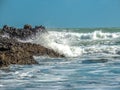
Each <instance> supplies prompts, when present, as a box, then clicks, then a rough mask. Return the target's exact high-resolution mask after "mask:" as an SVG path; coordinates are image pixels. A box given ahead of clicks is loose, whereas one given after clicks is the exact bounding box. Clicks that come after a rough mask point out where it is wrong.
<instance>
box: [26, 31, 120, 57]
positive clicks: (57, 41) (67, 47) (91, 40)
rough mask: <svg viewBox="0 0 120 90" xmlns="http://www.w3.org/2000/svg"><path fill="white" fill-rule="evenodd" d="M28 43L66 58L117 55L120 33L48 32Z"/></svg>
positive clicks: (31, 39) (38, 35)
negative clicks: (51, 50) (96, 54)
mask: <svg viewBox="0 0 120 90" xmlns="http://www.w3.org/2000/svg"><path fill="white" fill-rule="evenodd" d="M28 41H29V42H31V43H36V44H41V45H43V46H45V47H47V48H50V49H53V50H54V51H56V52H58V53H61V54H64V55H65V56H66V57H81V56H83V55H89V54H95V53H98V54H117V53H118V52H119V51H120V47H119V43H120V32H113V33H111V32H103V31H102V30H95V31H93V32H87V33H81V32H73V31H67V30H61V31H57V30H51V31H49V30H48V33H43V34H40V33H38V34H36V36H33V37H32V38H30V39H28Z"/></svg>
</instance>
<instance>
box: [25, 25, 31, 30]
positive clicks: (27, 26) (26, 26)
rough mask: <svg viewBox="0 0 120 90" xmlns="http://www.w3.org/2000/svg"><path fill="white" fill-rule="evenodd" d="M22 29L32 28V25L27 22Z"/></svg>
mask: <svg viewBox="0 0 120 90" xmlns="http://www.w3.org/2000/svg"><path fill="white" fill-rule="evenodd" d="M24 29H32V26H31V25H29V24H25V25H24Z"/></svg>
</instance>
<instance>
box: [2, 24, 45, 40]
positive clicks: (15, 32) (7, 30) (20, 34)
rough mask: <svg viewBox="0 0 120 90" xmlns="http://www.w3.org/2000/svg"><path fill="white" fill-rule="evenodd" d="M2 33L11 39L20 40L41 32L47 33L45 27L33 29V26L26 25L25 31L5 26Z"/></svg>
mask: <svg viewBox="0 0 120 90" xmlns="http://www.w3.org/2000/svg"><path fill="white" fill-rule="evenodd" d="M1 32H2V33H3V34H8V35H9V37H10V38H19V39H22V40H23V39H27V38H29V37H31V36H33V35H36V33H38V32H41V33H45V32H47V31H46V29H45V27H44V26H42V25H40V26H35V28H32V26H31V25H29V24H26V25H24V27H23V29H17V28H14V27H9V26H7V25H4V26H3V28H2V30H1Z"/></svg>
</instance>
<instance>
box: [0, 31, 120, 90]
mask: <svg viewBox="0 0 120 90" xmlns="http://www.w3.org/2000/svg"><path fill="white" fill-rule="evenodd" d="M43 36H44V37H43ZM43 36H39V35H38V36H37V38H36V37H35V39H34V38H32V39H31V40H28V41H29V42H31V43H38V44H42V45H44V46H46V47H48V48H52V47H53V46H54V48H52V49H54V50H56V51H58V52H60V53H63V54H65V55H66V56H67V57H66V58H49V57H46V56H40V57H34V58H35V59H36V60H37V61H38V62H39V65H23V66H20V65H11V66H10V67H9V69H3V70H0V90H24V89H25V90H26V89H31V90H32V89H35V90H120V52H119V51H120V32H118V31H114V32H113V31H112V32H109V31H107V32H104V31H93V32H90V33H89V32H87V33H86V32H85V33H81V32H73V31H72V32H71V31H69V32H68V31H65V30H63V31H62V30H61V31H49V34H48V35H43Z"/></svg>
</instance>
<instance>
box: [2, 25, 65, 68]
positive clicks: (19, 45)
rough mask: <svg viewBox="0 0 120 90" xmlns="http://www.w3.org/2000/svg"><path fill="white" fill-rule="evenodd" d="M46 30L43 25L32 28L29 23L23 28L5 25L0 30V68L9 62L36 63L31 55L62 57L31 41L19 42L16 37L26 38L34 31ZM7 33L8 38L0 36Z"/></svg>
mask: <svg viewBox="0 0 120 90" xmlns="http://www.w3.org/2000/svg"><path fill="white" fill-rule="evenodd" d="M38 32H41V33H44V32H47V31H46V30H45V28H44V27H43V26H36V27H35V28H32V26H31V25H24V28H23V29H15V28H10V27H8V26H7V25H5V26H4V27H3V29H2V30H1V36H0V68H1V67H7V66H9V65H11V64H20V65H26V64H27V65H29V64H38V62H37V61H35V60H34V58H33V56H49V57H64V55H61V54H59V53H57V52H55V51H54V50H51V49H48V48H46V47H44V46H41V45H38V44H32V43H23V42H19V41H18V40H17V39H16V38H19V39H22V40H24V39H26V38H28V37H30V36H31V35H33V34H34V35H35V34H36V33H38ZM6 33H7V34H8V35H9V37H10V38H7V37H2V35H4V34H6Z"/></svg>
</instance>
